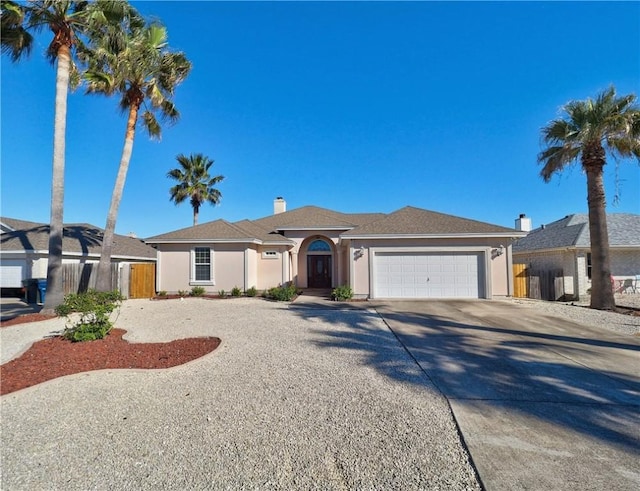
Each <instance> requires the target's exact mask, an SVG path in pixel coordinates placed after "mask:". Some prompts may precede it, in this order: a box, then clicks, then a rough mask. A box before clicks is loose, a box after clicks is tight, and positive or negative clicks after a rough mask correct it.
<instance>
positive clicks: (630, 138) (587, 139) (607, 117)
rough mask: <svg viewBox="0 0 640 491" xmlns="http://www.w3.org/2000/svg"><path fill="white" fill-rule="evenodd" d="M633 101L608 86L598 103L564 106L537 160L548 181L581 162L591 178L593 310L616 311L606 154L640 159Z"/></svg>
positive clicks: (639, 123)
mask: <svg viewBox="0 0 640 491" xmlns="http://www.w3.org/2000/svg"><path fill="white" fill-rule="evenodd" d="M635 101H636V96H635V95H634V94H629V95H626V96H622V97H617V96H616V91H615V88H614V87H610V88H609V89H607V90H605V91H603V92H602V93H600V94H598V96H597V98H596V99H595V100H592V99H587V100H585V101H571V102H569V103H568V104H566V105H565V106H564V107H563V112H564V113H565V115H564V117H562V118H560V119H556V120H554V121H551V122H550V123H549V124H548V125H547V126H545V127H544V128H543V129H542V137H543V140H544V142H545V143H546V144H547V148H545V149H544V150H543V151H542V152H541V153H540V154H539V155H538V162H539V163H541V164H542V165H543V168H542V171H541V172H540V174H541V176H542V178H543V179H544V180H545V182H549V181H550V180H551V177H552V176H553V174H555V173H556V172H560V171H562V170H563V169H564V168H565V167H566V166H567V165H569V164H572V163H574V162H577V161H580V163H581V165H582V169H583V171H584V172H585V174H586V175H587V204H588V207H589V232H590V235H591V271H592V273H591V280H592V285H591V308H593V309H600V310H613V309H615V300H614V297H613V291H612V288H611V266H610V255H609V234H608V231H607V215H606V209H605V206H606V202H605V193H604V183H603V169H604V166H605V165H606V163H607V160H606V156H607V153H608V154H609V155H611V156H613V157H614V158H619V157H620V158H626V157H636V158H637V159H638V160H640V109H639V108H638V107H637V106H636V105H635V104H634V103H635Z"/></svg>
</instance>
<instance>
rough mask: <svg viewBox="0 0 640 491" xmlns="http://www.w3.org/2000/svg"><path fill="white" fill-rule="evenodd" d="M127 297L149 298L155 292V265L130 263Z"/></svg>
mask: <svg viewBox="0 0 640 491" xmlns="http://www.w3.org/2000/svg"><path fill="white" fill-rule="evenodd" d="M130 268H131V269H130V271H131V272H130V277H129V298H151V297H153V296H155V294H156V265H155V264H154V263H139V264H131V265H130Z"/></svg>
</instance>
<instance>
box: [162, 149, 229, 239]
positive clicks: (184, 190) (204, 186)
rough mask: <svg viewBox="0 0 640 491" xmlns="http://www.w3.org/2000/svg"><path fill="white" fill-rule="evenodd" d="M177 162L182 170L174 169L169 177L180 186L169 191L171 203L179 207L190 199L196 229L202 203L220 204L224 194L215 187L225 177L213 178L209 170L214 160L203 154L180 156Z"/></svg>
mask: <svg viewBox="0 0 640 491" xmlns="http://www.w3.org/2000/svg"><path fill="white" fill-rule="evenodd" d="M176 160H177V161H178V163H179V164H180V167H181V168H177V169H172V170H170V171H169V173H168V174H167V177H170V178H171V179H175V180H176V181H178V184H176V185H175V186H173V187H172V188H171V189H170V190H169V192H170V193H171V201H173V202H175V204H176V205H178V204H180V203H182V202H183V201H184V200H186V199H187V198H189V199H190V201H191V206H192V207H193V226H194V227H195V226H196V225H198V213H199V212H200V206H201V205H202V203H211V204H212V205H217V204H218V203H220V199H221V198H222V193H220V191H219V190H217V189H216V188H215V187H214V186H215V185H216V184H218V183H219V182H222V180H223V179H224V176H215V177H211V176H210V175H209V168H210V167H211V166H212V165H213V160H211V159H210V158H209V157H206V156H205V155H202V154H201V153H198V154H195V155H194V154H191V155H190V156H189V157H186V156H184V155H183V154H180V155H178V156H177V157H176Z"/></svg>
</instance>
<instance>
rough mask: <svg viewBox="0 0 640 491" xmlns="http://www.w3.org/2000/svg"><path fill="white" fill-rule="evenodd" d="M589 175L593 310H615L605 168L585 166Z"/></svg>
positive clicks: (588, 197) (588, 200)
mask: <svg viewBox="0 0 640 491" xmlns="http://www.w3.org/2000/svg"><path fill="white" fill-rule="evenodd" d="M584 169H585V171H586V174H587V203H588V205H589V233H590V236H591V308H592V309H598V310H614V309H615V307H616V303H615V299H614V297H613V289H612V287H611V257H610V254H609V233H608V229H607V213H606V203H605V195H604V182H603V177H602V172H603V166H602V165H597V164H596V165H584Z"/></svg>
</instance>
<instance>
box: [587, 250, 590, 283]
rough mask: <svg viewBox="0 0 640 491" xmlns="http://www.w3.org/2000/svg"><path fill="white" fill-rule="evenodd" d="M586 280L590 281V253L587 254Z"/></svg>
mask: <svg viewBox="0 0 640 491" xmlns="http://www.w3.org/2000/svg"><path fill="white" fill-rule="evenodd" d="M587 278H589V279H591V253H590V252H587Z"/></svg>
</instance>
